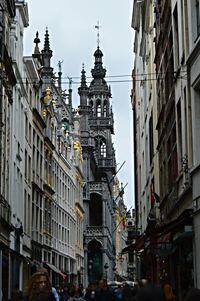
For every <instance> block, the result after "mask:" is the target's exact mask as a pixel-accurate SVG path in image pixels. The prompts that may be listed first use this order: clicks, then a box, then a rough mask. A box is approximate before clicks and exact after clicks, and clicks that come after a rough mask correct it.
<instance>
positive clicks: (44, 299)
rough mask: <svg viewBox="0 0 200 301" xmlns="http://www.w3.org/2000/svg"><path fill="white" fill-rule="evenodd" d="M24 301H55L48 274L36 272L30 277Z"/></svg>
mask: <svg viewBox="0 0 200 301" xmlns="http://www.w3.org/2000/svg"><path fill="white" fill-rule="evenodd" d="M24 300H25V301H56V299H55V297H54V294H53V292H52V286H51V282H50V279H49V276H48V274H47V273H46V272H45V271H40V272H36V273H34V274H33V275H32V276H31V279H30V283H29V287H28V291H27V294H26V297H25V299H24Z"/></svg>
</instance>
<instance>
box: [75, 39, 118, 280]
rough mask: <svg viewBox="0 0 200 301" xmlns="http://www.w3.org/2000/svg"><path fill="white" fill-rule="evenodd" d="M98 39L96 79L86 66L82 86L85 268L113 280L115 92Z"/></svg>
mask: <svg viewBox="0 0 200 301" xmlns="http://www.w3.org/2000/svg"><path fill="white" fill-rule="evenodd" d="M97 41H98V43H97V49H96V51H95V53H94V57H95V63H94V68H93V69H92V70H91V73H92V77H93V79H92V81H91V83H90V85H89V87H88V86H87V84H86V76H85V70H84V68H83V69H82V73H81V85H80V87H79V89H78V93H79V95H80V106H79V109H80V110H79V114H80V120H81V143H82V147H83V160H84V179H85V183H84V210H85V215H86V218H85V229H84V230H85V236H84V243H85V270H86V272H87V273H86V274H87V275H88V279H87V281H88V282H90V281H93V280H99V279H101V278H103V277H104V278H105V277H108V278H110V279H112V277H113V268H114V258H115V252H114V247H113V243H112V232H113V228H114V219H113V216H114V215H113V206H112V202H113V196H112V181H111V178H112V177H113V174H115V172H116V170H115V152H114V148H113V143H112V134H113V132H114V130H113V114H112V110H111V106H110V97H111V91H110V87H108V85H107V83H106V81H105V75H106V69H104V68H103V66H102V57H103V53H102V51H101V50H100V48H99V36H98V40H97ZM86 284H87V283H86Z"/></svg>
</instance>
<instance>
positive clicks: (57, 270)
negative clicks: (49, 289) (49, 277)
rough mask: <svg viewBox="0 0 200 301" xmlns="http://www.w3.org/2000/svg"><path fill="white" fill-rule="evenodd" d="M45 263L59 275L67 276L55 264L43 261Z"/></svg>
mask: <svg viewBox="0 0 200 301" xmlns="http://www.w3.org/2000/svg"><path fill="white" fill-rule="evenodd" d="M45 265H46V266H47V267H49V268H50V269H51V270H52V271H53V272H55V273H57V274H59V275H60V276H61V277H63V278H66V277H67V276H66V275H65V274H64V273H62V272H61V270H59V269H58V268H57V267H56V266H55V265H53V264H50V263H48V262H45Z"/></svg>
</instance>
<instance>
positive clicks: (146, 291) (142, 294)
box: [135, 284, 165, 301]
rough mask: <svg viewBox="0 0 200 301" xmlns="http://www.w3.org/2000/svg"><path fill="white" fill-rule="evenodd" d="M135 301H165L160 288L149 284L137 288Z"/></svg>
mask: <svg viewBox="0 0 200 301" xmlns="http://www.w3.org/2000/svg"><path fill="white" fill-rule="evenodd" d="M135 300H136V301H155V300H156V301H165V297H164V293H163V290H162V288H160V287H158V286H156V285H154V284H149V285H147V286H145V287H142V288H139V289H138V291H137V294H136V297H135Z"/></svg>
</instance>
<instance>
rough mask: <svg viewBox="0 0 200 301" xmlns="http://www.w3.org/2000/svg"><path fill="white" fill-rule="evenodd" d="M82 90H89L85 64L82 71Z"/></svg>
mask: <svg viewBox="0 0 200 301" xmlns="http://www.w3.org/2000/svg"><path fill="white" fill-rule="evenodd" d="M81 88H87V84H86V76H85V70H84V64H83V65H82V71H81Z"/></svg>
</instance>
